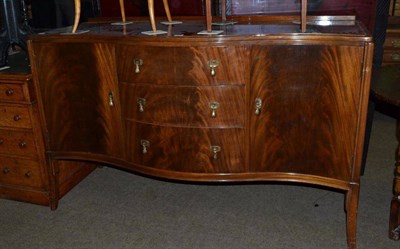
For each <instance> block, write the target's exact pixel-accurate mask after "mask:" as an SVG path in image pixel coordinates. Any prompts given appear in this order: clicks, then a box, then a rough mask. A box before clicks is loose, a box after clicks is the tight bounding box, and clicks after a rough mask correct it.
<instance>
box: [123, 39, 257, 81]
mask: <svg viewBox="0 0 400 249" xmlns="http://www.w3.org/2000/svg"><path fill="white" fill-rule="evenodd" d="M161 44H162V43H160V45H161ZM248 53H249V49H248V47H246V46H213V47H203V46H193V47H163V46H140V45H139V46H126V45H125V46H118V47H117V61H118V62H119V63H120V64H119V67H118V76H119V80H120V81H122V82H132V83H151V84H160V85H165V84H169V85H222V84H239V85H241V84H244V83H245V82H246V80H247V76H248V74H249V71H248V60H249V57H248V55H249V54H248ZM135 58H138V59H142V60H143V65H142V66H141V67H140V73H138V74H137V73H135V65H134V59H135ZM233 58H235V59H233ZM210 60H218V61H219V65H218V67H217V68H216V75H215V76H214V77H213V76H211V73H210V68H209V66H208V61H210ZM232 68H234V69H235V70H232Z"/></svg>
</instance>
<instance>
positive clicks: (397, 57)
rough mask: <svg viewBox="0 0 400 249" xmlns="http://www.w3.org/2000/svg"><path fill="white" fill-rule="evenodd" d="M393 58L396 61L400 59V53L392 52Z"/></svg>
mask: <svg viewBox="0 0 400 249" xmlns="http://www.w3.org/2000/svg"><path fill="white" fill-rule="evenodd" d="M391 57H392V60H394V61H400V54H392V56H391Z"/></svg>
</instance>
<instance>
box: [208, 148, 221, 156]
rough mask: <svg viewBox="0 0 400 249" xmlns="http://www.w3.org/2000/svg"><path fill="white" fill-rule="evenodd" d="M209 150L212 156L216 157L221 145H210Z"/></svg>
mask: <svg viewBox="0 0 400 249" xmlns="http://www.w3.org/2000/svg"><path fill="white" fill-rule="evenodd" d="M210 151H211V153H212V155H213V158H214V159H218V152H220V151H221V147H220V146H218V145H211V146H210Z"/></svg>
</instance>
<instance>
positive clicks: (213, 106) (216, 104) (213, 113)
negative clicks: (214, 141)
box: [208, 101, 219, 118]
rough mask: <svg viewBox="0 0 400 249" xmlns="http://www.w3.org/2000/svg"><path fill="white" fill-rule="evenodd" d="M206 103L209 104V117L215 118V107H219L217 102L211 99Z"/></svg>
mask: <svg viewBox="0 0 400 249" xmlns="http://www.w3.org/2000/svg"><path fill="white" fill-rule="evenodd" d="M208 105H209V106H210V109H211V117H213V118H215V117H216V116H217V109H218V107H219V103H218V102H215V101H212V102H210V103H209V104H208Z"/></svg>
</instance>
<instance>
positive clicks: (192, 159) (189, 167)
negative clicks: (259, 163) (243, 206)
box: [126, 122, 247, 173]
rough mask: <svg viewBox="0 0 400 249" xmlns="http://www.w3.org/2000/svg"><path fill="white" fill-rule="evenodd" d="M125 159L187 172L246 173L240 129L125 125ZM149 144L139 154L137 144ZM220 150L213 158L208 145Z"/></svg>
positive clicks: (129, 123) (139, 150)
mask: <svg viewBox="0 0 400 249" xmlns="http://www.w3.org/2000/svg"><path fill="white" fill-rule="evenodd" d="M126 127H127V142H128V144H127V151H128V152H129V153H128V160H129V161H131V162H133V163H137V164H139V165H143V166H147V167H152V168H157V169H164V170H170V171H172V172H171V173H173V171H178V172H188V173H239V172H246V171H247V170H246V168H245V161H244V153H245V147H244V130H243V129H195V128H180V127H168V126H157V125H147V124H142V123H135V122H127V123H126ZM142 139H145V140H147V141H149V142H150V146H149V148H148V149H147V153H145V154H144V153H143V147H142V145H141V144H140V141H141V140H142ZM212 145H217V146H220V147H221V152H218V153H217V157H218V158H217V159H214V158H213V153H212V152H211V151H210V146H212Z"/></svg>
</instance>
